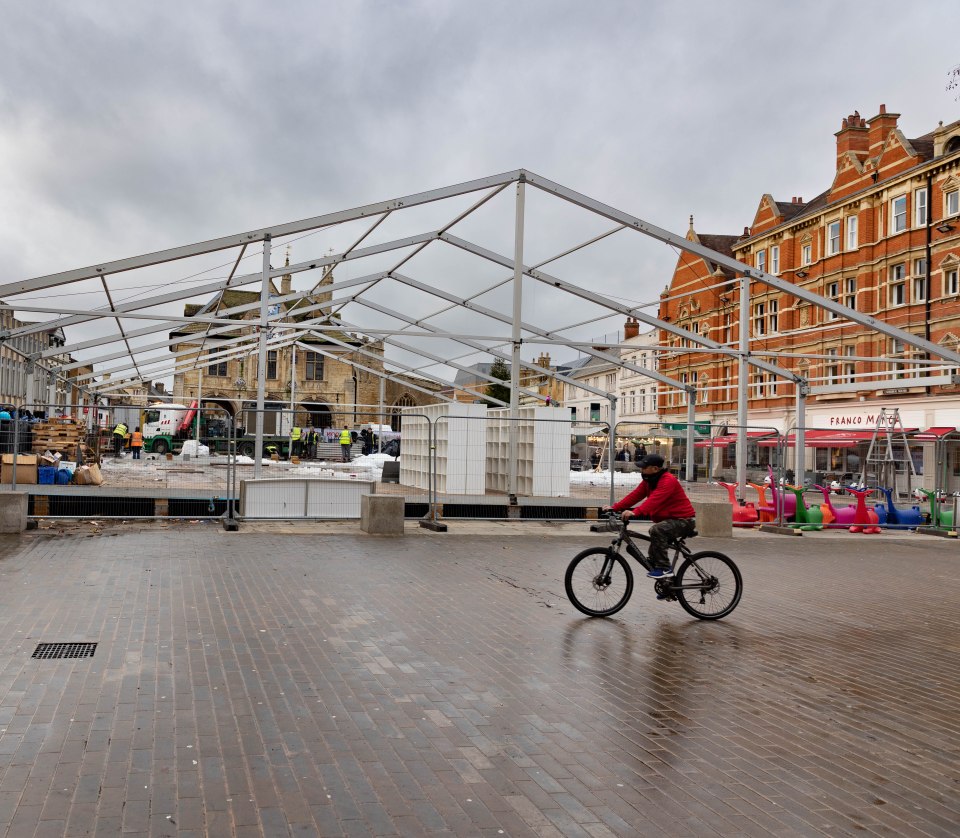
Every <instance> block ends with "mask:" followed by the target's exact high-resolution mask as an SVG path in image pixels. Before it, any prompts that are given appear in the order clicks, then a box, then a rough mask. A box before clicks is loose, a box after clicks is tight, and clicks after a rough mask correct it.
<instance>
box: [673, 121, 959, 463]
mask: <svg viewBox="0 0 960 838" xmlns="http://www.w3.org/2000/svg"><path fill="white" fill-rule="evenodd" d="M898 119H899V114H894V113H887V111H886V108H885V107H884V106H883V105H881V106H880V110H879V113H878V114H877V115H876V116H874V117H873V118H871V119H866V120H865V119H863V118H862V117H861V116H860V115H859V114H858V113H856V112H855V113H853V114H851V115H850V116H848V117H847V118H846V119H844V120H843V121H842V124H841V128H840V130H839V131H838V132H837V133H836V138H837V154H836V161H835V166H834V171H833V177H832V182H831V183H830V185H829V187H828V188H827V189H826V190H825V191H824V192H822V193H821V194H820V195H818V196H816V197H815V198H813V199H812V200H809V201H804V199H803V198H802V197H792V198H791V199H790V200H788V201H781V200H776V199H774V198H773V197H772V196H771V195H764V196H763V197H762V198H761V199H760V202H759V205H758V207H757V211H756V214H755V216H754V218H753V221H752V223H751V224H750V226H749V227H746V228H744V231H743V234H742V235H739V236H736V235H704V234H697V233H696V232H695V230H694V226H693V218H692V217H691V223H690V230H689V231H688V233H687V238H688V239H691V240H694V241H698V242H700V243H701V244H703V245H705V246H707V247H710V248H712V249H714V250H717V251H720V252H722V253H724V254H726V255H730V256H732V257H733V258H735V259H737V260H739V261H741V262H743V263H745V264H747V265H751V266H754V267H757V268H760V269H762V270H764V271H765V272H767V273H771V274H775V275H777V276H780V277H782V278H784V279H786V280H789V281H790V282H792V283H794V284H796V285H799V286H802V287H804V288H806V289H808V290H810V291H812V292H814V293H816V294H819V295H821V296H823V297H827V298H829V299H832V300H835V301H837V302H840V303H842V304H844V305H847V306H849V307H851V308H855V309H856V310H857V311H858V312H860V313H862V314H868V315H871V316H873V317H875V318H877V320H879V321H882V322H884V323H889V324H890V325H894V326H897V327H899V328H901V329H903V330H905V331H908V332H910V333H911V334H914V335H917V336H920V337H924V338H927V339H928V340H930V341H932V342H934V343H937V344H939V345H943V346H946V347H949V348H951V349H954V350H956V349H957V347H958V344H960V284H958V282H960V280H958V270H960V121H957V122H953V123H951V124H950V125H943V124H942V123H941V124H940V125H939V126H938V127H937V128H935V129H934V130H933V131H931V132H929V133H928V134H925V135H923V136H922V137H919V138H916V139H908V138H907V137H906V136H905V135H904V134H903V132H902V131H901V130H900V128H899V127H898ZM739 305H740V299H739V281H738V279H737V278H736V277H735V276H734V275H733V274H732V273H731V272H729V271H725V270H724V269H720V268H718V267H717V266H716V265H715V264H712V263H708V262H706V261H705V260H703V259H700V258H698V257H695V256H692V255H691V254H687V253H682V254H681V256H680V258H679V260H678V262H677V266H676V268H675V270H674V274H673V277H672V279H671V281H670V285H669V287H668V288H667V289H666V290H665V291H664V294H663V297H662V301H661V305H660V317H661V318H662V319H665V320H669V321H671V322H673V323H676V324H678V325H680V326H683V327H684V328H686V329H689V330H691V331H694V332H697V333H699V334H700V335H705V336H706V337H709V338H712V339H714V340H716V341H719V342H721V343H726V344H730V345H731V346H732V347H733V348H737V346H738V342H739V339H740V326H739ZM749 328H750V341H751V343H750V349H751V352H752V353H770V354H769V355H766V356H763V357H766V359H767V360H770V361H772V362H775V363H777V364H778V365H780V366H781V367H786V368H788V369H790V370H793V371H796V372H798V373H799V374H800V375H802V376H803V377H805V378H807V379H808V380H809V381H810V383H811V384H812V385H814V386H816V385H824V384H857V383H862V384H863V386H862V388H859V387H858V388H856V389H854V390H853V391H850V392H836V393H829V394H827V393H824V394H819V395H816V396H811V398H810V400H809V402H808V408H807V415H806V423H805V424H806V426H807V427H810V428H833V427H845V428H851V427H852V428H859V429H864V430H871V429H872V427H873V425H872V424H871V422H875V417H876V415H877V414H878V413H879V410H880V409H881V408H888V409H890V408H898V409H899V412H900V416H901V419H902V420H903V424H904V425H905V426H909V427H917V428H928V427H935V426H945V427H946V426H949V427H958V426H960V385H956V384H948V385H936V386H913V385H914V384H916V381H911V379H915V377H917V376H918V375H920V374H921V373H922V374H924V375H927V374H929V375H943V374H949V373H952V372H955V371H954V370H950V369H948V368H946V367H944V368H933V369H931V368H928V367H926V366H920V365H918V366H917V367H916V368H912V367H911V366H910V365H909V364H907V365H903V366H900V367H898V368H896V369H894V368H892V367H891V366H890V365H888V364H884V363H881V362H878V361H875V360H869V359H871V358H899V359H905V360H908V361H909V360H911V359H915V358H919V357H921V356H920V355H919V353H918V352H917V351H916V350H914V349H913V348H911V347H910V346H905V345H903V344H902V343H901V342H900V341H897V340H895V339H892V338H890V337H888V336H885V335H882V334H881V333H878V332H876V331H875V330H873V329H871V328H869V327H867V326H863V325H860V324H857V323H854V322H851V321H849V320H846V319H844V318H842V317H840V316H838V315H836V314H833V313H832V312H829V311H826V310H823V309H820V308H818V307H817V306H813V305H810V304H808V303H806V302H803V301H801V300H799V299H797V298H796V297H794V296H792V295H791V294H789V293H784V292H782V291H779V290H776V289H773V288H771V287H769V286H767V285H765V284H762V283H759V282H754V283H752V285H751V289H750V322H749ZM662 342H663V344H664V345H665V346H666V347H668V348H669V347H672V348H675V349H683V348H685V347H684V344H685V343H686V341H684V340H683V339H681V338H677V337H675V336H672V335H667V334H666V333H663V334H662ZM659 363H660V370H661V372H663V373H664V374H666V375H669V376H672V377H674V378H678V379H680V380H684V381H691V382H696V384H697V386H698V408H697V418H698V421H704V420H708V419H709V421H711V422H712V423H714V424H723V423H728V424H733V423H735V422H736V409H737V360H736V358H735V357H728V358H723V357H721V356H718V355H716V354H713V353H703V352H692V353H690V352H678V351H674V352H671V351H669V349H668V350H667V351H666V352H665V353H664V355H663V357H661V359H660V362H659ZM892 378H901V379H903V380H904V381H905V383H908V384H909V385H910V386H903V387H900V386H895V382H891V380H890V379H892ZM659 408H660V411H661V413H662V415H663V417H664V420H665V421H671V419H674V418H675V419H677V420H679V421H682V419H683V417H684V416H685V399H684V398H683V395H682V394H669V393H664V392H662V393H661V397H660V404H659ZM749 411H750V419H749V422H750V424H751V425H757V426H765V427H775V428H777V429H779V430H781V431H787V430H789V429H790V428H791V427H792V426H793V425H794V424H795V416H794V411H795V387H794V385H793V384H792V383H789V382H786V381H783V380H782V379H780V380H778V379H777V378H775V377H774V376H773V375H772V374H770V373H766V372H758V371H751V373H750V389H749ZM821 459H822V458H821ZM822 465H823V463H821V462H819V461H818V463H817V467H820V466H822ZM828 465H829V464H828Z"/></svg>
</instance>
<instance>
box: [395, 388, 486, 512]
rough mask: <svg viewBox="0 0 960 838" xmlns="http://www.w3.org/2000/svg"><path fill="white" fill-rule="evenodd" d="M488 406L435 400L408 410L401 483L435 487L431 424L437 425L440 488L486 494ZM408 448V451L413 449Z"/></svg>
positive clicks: (442, 489) (437, 467)
mask: <svg viewBox="0 0 960 838" xmlns="http://www.w3.org/2000/svg"><path fill="white" fill-rule="evenodd" d="M486 414H487V408H486V405H482V404H452V403H444V404H431V405H426V406H422V407H409V408H404V409H403V426H402V429H401V432H402V434H403V436H402V448H401V454H400V482H401V484H403V485H404V486H413V487H415V488H419V489H429V488H430V468H431V463H430V427H431V425H432V427H433V433H434V443H435V447H436V451H435V454H434V459H435V462H436V470H437V484H436V490H437V492H439V493H441V494H449V495H482V494H484V491H485V485H484V463H485V459H486V456H485V455H486V450H485V448H486V446H485V440H486ZM408 452H409V453H408Z"/></svg>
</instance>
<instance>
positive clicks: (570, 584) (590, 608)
mask: <svg viewBox="0 0 960 838" xmlns="http://www.w3.org/2000/svg"><path fill="white" fill-rule="evenodd" d="M563 581H564V585H565V586H566V589H567V596H568V597H569V599H570V602H572V603H573V604H574V606H575V607H576V608H577V610H578V611H582V612H583V613H584V614H587V615H588V616H590V617H609V616H610V615H611V614H616V613H617V612H618V611H619V610H620V609H621V608H623V606H624V605H626V604H627V600H628V599H630V594H632V593H633V571H632V570H631V569H630V565H629V564H627V560H626V559H625V558H624V557H623V556H621V555H620V554H619V553H617V552H614V551H613V550H611V549H610V548H608V547H591V548H590V549H589V550H584V551H583V552H582V553H578V554H577V555H576V556H574V557H573V560H572V561H571V562H570V564H569V566H568V567H567V573H566V575H565V576H564V580H563Z"/></svg>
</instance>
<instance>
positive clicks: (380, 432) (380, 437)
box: [377, 375, 386, 454]
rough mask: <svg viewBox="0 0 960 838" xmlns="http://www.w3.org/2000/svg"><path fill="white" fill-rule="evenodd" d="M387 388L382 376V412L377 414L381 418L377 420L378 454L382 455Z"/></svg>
mask: <svg viewBox="0 0 960 838" xmlns="http://www.w3.org/2000/svg"><path fill="white" fill-rule="evenodd" d="M385 386H386V378H385V377H384V376H382V375H381V376H380V410H379V412H378V413H377V416H378V417H379V418H378V419H377V424H378V425H379V428H378V429H377V452H378V453H381V454H382V453H383V426H384V425H385V424H386V423H385V422H384V421H383V419H384V416H383V391H384V387H385Z"/></svg>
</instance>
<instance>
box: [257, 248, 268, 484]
mask: <svg viewBox="0 0 960 838" xmlns="http://www.w3.org/2000/svg"><path fill="white" fill-rule="evenodd" d="M269 301H270V234H269V233H267V235H266V236H265V237H264V239H263V284H262V285H261V287H260V340H259V345H258V348H257V423H256V438H255V441H254V443H253V444H254V449H255V450H254V452H253V477H254V479H257V478H259V477H260V472H261V469H262V467H263V463H262V462H261V460H262V459H263V403H264V400H265V399H266V396H267V307H268V303H269Z"/></svg>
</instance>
